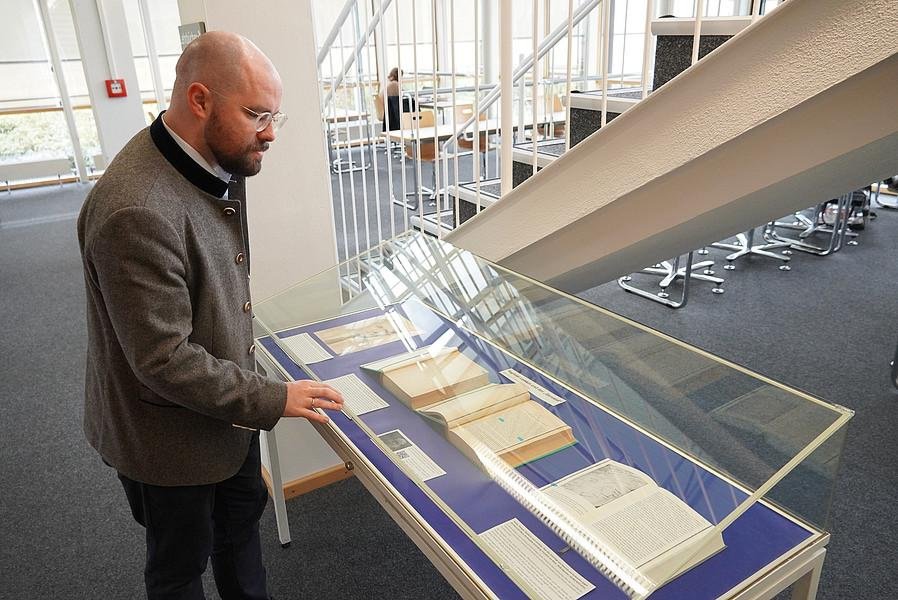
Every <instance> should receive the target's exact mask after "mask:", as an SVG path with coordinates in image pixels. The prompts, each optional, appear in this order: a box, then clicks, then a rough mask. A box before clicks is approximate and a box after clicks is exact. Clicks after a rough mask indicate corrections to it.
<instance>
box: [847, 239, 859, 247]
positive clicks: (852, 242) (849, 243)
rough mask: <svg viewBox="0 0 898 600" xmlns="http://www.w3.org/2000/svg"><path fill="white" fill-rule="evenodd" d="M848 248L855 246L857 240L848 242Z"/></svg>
mask: <svg viewBox="0 0 898 600" xmlns="http://www.w3.org/2000/svg"><path fill="white" fill-rule="evenodd" d="M848 245H849V246H857V240H848Z"/></svg>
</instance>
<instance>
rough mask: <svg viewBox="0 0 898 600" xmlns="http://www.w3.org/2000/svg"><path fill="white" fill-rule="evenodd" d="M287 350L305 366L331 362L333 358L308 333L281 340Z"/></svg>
mask: <svg viewBox="0 0 898 600" xmlns="http://www.w3.org/2000/svg"><path fill="white" fill-rule="evenodd" d="M281 342H282V343H284V344H285V345H286V346H287V348H289V349H290V351H291V352H293V354H295V355H296V357H297V358H298V359H299V360H300V361H301V362H303V363H304V364H311V363H316V362H321V361H324V360H329V359H330V358H332V356H331V355H330V354H329V353H328V352H327V350H325V349H324V348H322V347H321V344H319V343H318V342H316V341H315V338H313V337H312V336H311V335H309V334H308V333H300V334H299V335H291V336H290V337H285V338H281Z"/></svg>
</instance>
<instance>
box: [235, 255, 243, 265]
mask: <svg viewBox="0 0 898 600" xmlns="http://www.w3.org/2000/svg"><path fill="white" fill-rule="evenodd" d="M234 262H235V263H237V264H238V265H239V264H241V263H243V252H238V253H237V256H235V257H234Z"/></svg>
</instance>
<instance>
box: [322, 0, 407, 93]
mask: <svg viewBox="0 0 898 600" xmlns="http://www.w3.org/2000/svg"><path fill="white" fill-rule="evenodd" d="M392 2H393V0H383V2H382V3H381V5H380V8H379V9H377V12H376V13H375V14H374V17H373V18H372V20H371V23H369V25H368V28H367V29H366V30H365V35H363V36H360V37H359V41H358V42H357V43H356V45H355V49H354V50H353V51H352V53H351V54H350V55H349V58H347V59H346V62H345V63H343V68H342V69H341V70H340V75H339V76H338V77H337V78H336V79H334V83H333V85H332V86H331V89H330V90H328V92H327V94H326V95H325V97H324V102H322V104H324V105H327V103H328V102H330V99H331V97H332V96H333V95H334V93H335V91H336V89H337V88H338V87H339V86H340V84H341V83H343V78H344V77H346V73H347V72H348V71H349V68H350V67H351V66H352V65H353V63H355V61H356V59H357V58H358V56H359V54H361V52H362V47H363V46H364V45H365V44H367V43H368V38H370V37H371V34H372V33H373V32H374V28H375V27H377V24H378V23H379V22H380V19H381V18H382V17H383V14H384V12H385V11H386V10H387V8H389V6H390V4H391V3H392ZM341 30H342V24H341ZM338 35H339V34H338ZM340 54H341V55H342V54H343V53H342V51H341V52H340Z"/></svg>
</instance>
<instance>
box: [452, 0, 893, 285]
mask: <svg viewBox="0 0 898 600" xmlns="http://www.w3.org/2000/svg"><path fill="white" fill-rule="evenodd" d="M677 21H680V20H672V24H671V25H669V26H667V25H665V26H666V27H671V28H672V33H671V35H672V36H677V35H678V34H677V33H676V27H683V25H678V24H676V22H677ZM738 26H739V27H740V28H742V30H741V31H740V32H739V33H737V34H736V35H735V36H734V37H732V39H730V40H729V41H728V42H727V43H726V44H723V45H720V47H719V48H717V50H716V51H714V52H712V53H710V54H709V55H708V56H707V57H705V58H704V59H703V60H701V61H700V62H698V63H697V64H696V65H695V66H694V67H692V68H690V69H687V70H686V71H685V72H683V73H680V74H679V75H676V76H674V77H672V78H671V79H670V80H669V81H667V82H665V80H664V77H665V74H664V73H660V74H658V69H657V65H656V78H655V83H656V85H659V87H660V86H661V85H663V87H660V89H657V88H656V90H655V91H654V92H653V93H652V94H651V95H650V96H649V97H648V98H646V99H645V100H642V101H640V102H638V103H637V104H635V106H632V108H628V109H626V111H625V112H623V113H621V116H620V117H619V118H615V119H614V120H613V121H610V122H609V123H608V124H607V125H606V126H605V128H603V130H602V131H601V132H600V133H593V134H591V135H589V136H588V137H586V139H583V140H582V141H580V142H579V143H578V144H576V145H575V146H572V148H571V150H569V151H568V152H567V153H565V154H564V156H562V157H560V158H559V157H553V156H552V155H551V150H550V149H549V148H547V147H546V148H544V150H545V152H542V151H541V152H539V153H538V161H539V162H538V163H537V167H538V168H540V169H541V172H540V173H538V175H537V176H536V177H531V178H529V179H526V178H522V179H521V181H520V182H519V183H520V184H519V185H518V186H517V187H516V188H515V189H514V190H513V191H512V192H511V193H509V194H508V195H506V196H505V197H503V198H502V199H501V201H499V202H496V203H495V204H494V205H493V206H492V207H491V208H490V209H489V210H487V211H485V212H483V213H481V214H479V215H478V216H477V217H476V218H474V219H471V220H469V221H467V222H466V223H464V224H463V225H462V226H461V227H459V228H457V229H456V230H455V231H453V232H452V233H451V234H449V236H448V237H447V240H448V241H450V242H452V243H453V244H455V245H457V246H460V247H463V248H465V249H468V250H470V251H472V252H474V253H476V254H478V255H480V256H482V257H484V258H486V259H489V260H492V261H495V262H498V263H500V264H502V265H503V266H506V267H508V268H511V269H513V270H515V271H518V272H521V273H523V274H526V275H529V276H531V277H534V278H535V279H538V280H541V281H548V282H549V283H551V284H552V285H554V286H556V287H559V288H561V289H564V290H567V291H571V292H577V291H581V290H583V289H587V288H589V287H592V286H595V285H598V284H600V283H603V282H605V281H608V280H610V279H613V278H614V277H617V276H619V275H622V274H625V273H628V272H631V271H635V270H638V269H640V268H642V267H643V266H645V265H647V264H652V263H655V262H658V261H659V260H661V259H663V258H665V257H668V256H675V255H678V254H681V253H685V252H688V251H689V250H691V249H693V248H697V247H700V246H702V245H704V244H706V243H709V242H713V241H716V240H718V239H724V238H726V237H728V236H730V235H733V234H735V233H737V232H740V231H744V230H745V229H747V228H748V227H751V226H753V225H756V224H758V223H762V222H766V221H768V220H770V219H774V218H776V217H779V216H782V215H784V214H788V213H790V212H792V211H794V210H799V209H801V208H804V207H806V206H809V205H811V204H814V203H815V202H818V201H820V200H821V199H826V198H831V197H837V196H839V195H841V194H844V193H846V192H848V191H851V190H853V189H857V188H860V187H862V186H864V185H866V184H868V183H869V182H871V181H875V180H878V179H881V178H883V177H886V176H889V175H893V174H894V173H896V172H898V109H896V106H898V3H896V2H894V0H865V1H864V2H843V1H842V0H790V1H789V2H787V3H785V4H784V5H782V6H781V7H779V8H778V9H777V10H776V11H775V12H774V13H773V14H771V15H770V16H768V17H765V18H764V19H762V20H759V21H757V22H754V23H752V24H750V25H748V26H746V23H745V20H743V22H742V23H741V24H739V25H738ZM731 27H736V25H732V24H731ZM703 31H706V30H704V29H703ZM708 33H709V35H710V37H712V38H720V37H721V36H722V35H725V34H726V33H727V32H726V30H724V32H723V34H720V33H718V32H716V31H714V30H709V31H708ZM702 41H703V44H702V45H704V46H705V48H706V49H707V50H706V51H710V47H711V46H714V45H715V44H718V45H719V43H720V42H721V41H723V40H721V39H709V40H707V43H705V40H702ZM677 43H679V42H678V41H677V40H672V41H671V44H672V45H676V44H677ZM661 44H662V42H661V41H659V46H660V45H661ZM658 55H661V51H660V50H659V52H658ZM672 68H674V69H675V68H676V66H674V67H672ZM583 96H586V95H585V94H584V95H583ZM575 102H577V103H580V102H583V101H582V100H580V99H577V100H574V99H573V97H572V99H571V107H572V109H573V108H574V103H575ZM608 104H609V109H608V110H609V117H610V116H611V114H610V113H611V110H612V109H611V108H610V106H611V92H609V102H608ZM581 106H584V107H585V104H581ZM584 110H588V109H584ZM582 118H583V117H582V116H577V115H576V113H575V114H574V115H572V123H571V127H572V133H573V131H575V130H578V128H580V127H583V128H586V127H587V126H586V125H582V123H583V121H581V122H580V123H581V124H578V123H576V122H574V119H582ZM594 120H595V117H594V116H593V121H594ZM572 137H573V136H572ZM572 142H573V139H572ZM528 147H530V146H529V145H528ZM530 153H531V157H532V147H530ZM523 154H524V153H518V154H517V156H518V157H519V158H521V159H522V161H523V160H524V159H523ZM522 164H523V165H524V166H525V170H526V169H529V171H530V173H532V169H533V167H532V162H531V163H530V164H527V163H524V162H522ZM522 175H523V174H522Z"/></svg>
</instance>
